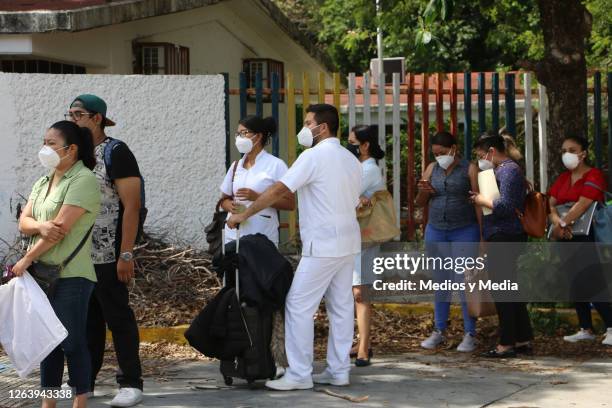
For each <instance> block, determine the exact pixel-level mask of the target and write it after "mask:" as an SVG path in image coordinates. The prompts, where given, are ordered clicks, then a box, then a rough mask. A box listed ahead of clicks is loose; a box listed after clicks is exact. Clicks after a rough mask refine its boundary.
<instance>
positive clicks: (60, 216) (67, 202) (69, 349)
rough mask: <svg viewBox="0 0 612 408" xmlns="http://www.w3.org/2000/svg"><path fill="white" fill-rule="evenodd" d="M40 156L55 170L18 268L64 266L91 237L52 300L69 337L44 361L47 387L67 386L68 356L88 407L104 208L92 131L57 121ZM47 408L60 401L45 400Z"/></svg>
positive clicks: (26, 221)
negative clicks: (91, 317)
mask: <svg viewBox="0 0 612 408" xmlns="http://www.w3.org/2000/svg"><path fill="white" fill-rule="evenodd" d="M38 157H39V159H40V162H41V164H42V165H43V166H45V167H46V168H48V169H49V170H50V172H49V174H48V175H46V176H44V177H42V178H41V179H40V180H38V181H37V182H36V184H34V187H33V188H32V193H31V194H30V198H29V199H28V203H27V205H26V206H25V208H24V210H23V213H22V214H21V217H20V219H19V230H20V231H21V232H22V233H23V234H26V235H28V236H30V237H32V241H31V244H30V246H29V248H28V251H27V253H26V254H25V256H24V257H23V258H22V259H21V260H20V261H19V262H17V264H15V266H14V268H13V272H14V273H15V275H17V276H21V275H22V274H23V273H24V272H25V271H26V269H27V268H29V267H30V265H31V264H32V263H33V262H36V261H40V262H42V263H45V264H51V265H60V264H62V263H63V262H64V261H66V259H67V258H69V257H70V255H71V254H72V253H73V252H74V251H75V249H76V248H77V247H78V246H79V243H80V242H81V241H82V240H83V238H84V237H85V236H87V239H86V241H85V244H84V245H83V246H82V248H81V249H80V250H79V251H78V253H77V254H76V255H75V256H74V258H72V260H71V261H70V262H69V263H68V264H67V265H66V266H65V267H64V268H63V269H62V271H61V274H60V278H59V279H58V280H57V283H56V284H55V286H54V290H53V291H52V293H50V294H49V300H50V302H51V306H53V310H54V311H55V313H56V315H57V317H58V318H59V319H60V321H61V322H62V324H63V325H64V327H66V330H68V337H67V338H66V339H65V340H64V341H63V342H62V344H61V345H60V346H58V347H57V348H56V349H55V350H53V351H52V352H51V354H49V356H47V358H46V359H45V360H43V362H42V363H41V367H40V372H41V386H42V387H43V388H57V389H59V388H60V387H61V384H62V376H63V372H64V355H65V356H66V359H67V361H68V375H69V377H70V384H72V385H73V386H74V387H75V388H76V396H75V402H74V405H73V407H78V408H81V407H85V406H86V404H87V393H88V392H90V391H91V384H90V377H91V361H90V357H89V350H88V348H87V337H86V326H87V309H88V305H89V298H90V296H91V293H92V291H93V288H94V284H95V282H96V274H95V272H94V267H93V263H92V260H91V227H92V225H93V224H94V222H95V220H96V218H97V216H98V213H99V211H100V187H99V184H98V181H97V180H96V176H95V175H94V173H93V172H92V171H91V170H92V169H93V168H94V166H95V165H96V159H95V156H94V146H93V140H92V136H91V132H90V131H89V130H88V129H86V128H81V127H79V126H77V125H76V124H74V123H72V122H69V121H61V122H57V123H55V124H54V125H53V126H51V127H50V128H49V130H47V133H46V134H45V137H44V145H43V147H42V149H41V150H40V152H39V153H38ZM42 406H43V408H54V407H55V406H56V401H55V400H53V399H44V400H43V403H42Z"/></svg>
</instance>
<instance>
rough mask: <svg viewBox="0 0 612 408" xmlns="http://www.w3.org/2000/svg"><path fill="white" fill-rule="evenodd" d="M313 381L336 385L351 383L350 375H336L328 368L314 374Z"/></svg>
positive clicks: (342, 385) (343, 385) (341, 385)
mask: <svg viewBox="0 0 612 408" xmlns="http://www.w3.org/2000/svg"><path fill="white" fill-rule="evenodd" d="M312 381H313V382H314V383H315V384H329V385H335V386H336V387H345V386H347V385H349V384H350V382H349V378H348V376H346V377H334V376H333V375H331V374H330V373H329V371H327V370H323V372H322V373H320V374H314V375H313V376H312Z"/></svg>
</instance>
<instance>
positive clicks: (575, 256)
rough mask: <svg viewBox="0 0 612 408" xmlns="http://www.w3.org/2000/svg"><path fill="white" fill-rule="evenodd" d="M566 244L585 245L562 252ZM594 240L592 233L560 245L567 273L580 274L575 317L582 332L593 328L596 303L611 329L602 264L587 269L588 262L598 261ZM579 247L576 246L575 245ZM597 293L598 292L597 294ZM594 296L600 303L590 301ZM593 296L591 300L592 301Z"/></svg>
mask: <svg viewBox="0 0 612 408" xmlns="http://www.w3.org/2000/svg"><path fill="white" fill-rule="evenodd" d="M563 242H568V243H570V242H571V243H584V245H580V248H576V247H574V248H572V250H570V251H563V250H562V249H563ZM594 242H595V239H594V237H593V234H592V233H591V234H590V235H588V236H584V235H582V236H575V237H573V238H572V239H571V240H564V241H561V243H560V249H559V250H560V254H561V256H562V260H563V262H564V263H565V264H566V266H565V267H566V268H568V270H575V271H578V272H577V273H576V275H575V276H574V277H573V279H572V282H571V285H572V288H571V289H572V294H573V296H575V300H576V301H575V307H576V314H577V315H578V323H579V324H580V327H581V328H582V329H588V330H592V329H593V319H592V315H591V306H590V303H593V306H594V307H595V310H597V312H598V313H599V315H600V316H601V318H602V320H603V321H604V324H605V325H606V327H612V306H611V304H610V302H609V301H606V299H610V295H609V291H608V283H607V282H606V279H605V278H604V274H603V268H602V266H601V264H598V263H593V264H590V265H588V263H587V265H588V267H585V259H598V258H599V255H598V253H597V249H596V248H595V246H594ZM574 245H576V244H574ZM594 292H598V293H597V294H595V293H594ZM589 294H592V295H593V297H594V298H597V300H598V301H592V302H588V301H587V300H588V299H589V298H590V297H589ZM593 297H591V298H590V299H593Z"/></svg>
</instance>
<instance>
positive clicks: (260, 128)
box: [238, 115, 277, 146]
mask: <svg viewBox="0 0 612 408" xmlns="http://www.w3.org/2000/svg"><path fill="white" fill-rule="evenodd" d="M238 123H240V124H241V125H242V126H244V127H245V128H247V129H249V130H250V131H251V132H255V133H261V134H262V139H261V145H262V146H265V145H266V144H268V142H269V141H270V136H272V135H273V134H274V133H275V132H276V129H277V126H276V120H275V119H274V118H273V117H272V116H269V117H267V118H262V117H261V116H257V115H250V116H247V117H245V118H243V119H241V120H240V121H239V122H238Z"/></svg>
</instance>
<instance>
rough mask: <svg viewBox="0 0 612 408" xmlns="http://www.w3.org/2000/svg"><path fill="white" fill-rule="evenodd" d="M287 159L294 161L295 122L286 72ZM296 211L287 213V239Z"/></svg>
mask: <svg viewBox="0 0 612 408" xmlns="http://www.w3.org/2000/svg"><path fill="white" fill-rule="evenodd" d="M286 91H287V95H286V96H287V138H288V139H287V161H288V163H287V164H288V165H289V166H291V165H292V164H293V162H294V161H295V152H296V146H295V141H296V133H295V129H296V123H295V88H294V84H293V74H292V73H291V72H288V73H287V88H286ZM296 224H297V223H296V213H295V210H293V211H291V212H290V213H289V239H293V238H294V237H295V232H296Z"/></svg>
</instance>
